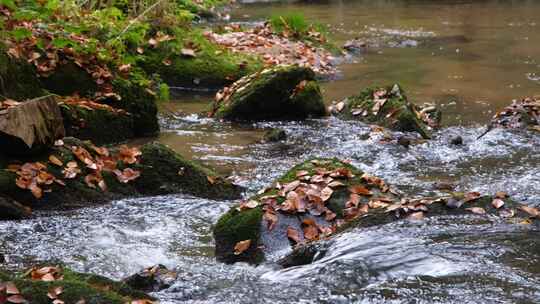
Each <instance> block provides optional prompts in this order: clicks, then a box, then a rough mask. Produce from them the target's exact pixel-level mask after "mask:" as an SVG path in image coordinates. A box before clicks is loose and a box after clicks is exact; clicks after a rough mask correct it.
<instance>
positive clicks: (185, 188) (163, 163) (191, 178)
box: [134, 143, 241, 199]
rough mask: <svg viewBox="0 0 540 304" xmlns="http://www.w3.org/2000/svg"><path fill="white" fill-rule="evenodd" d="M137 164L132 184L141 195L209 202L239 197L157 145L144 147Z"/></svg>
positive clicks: (191, 163) (237, 191)
mask: <svg viewBox="0 0 540 304" xmlns="http://www.w3.org/2000/svg"><path fill="white" fill-rule="evenodd" d="M141 151H142V153H143V155H142V157H141V162H140V164H139V165H137V166H135V167H136V168H137V169H138V170H141V172H142V173H141V176H140V177H139V178H138V179H137V180H135V181H134V186H135V187H136V188H137V190H138V191H139V192H140V193H142V194H145V195H156V194H167V193H178V192H182V193H188V194H193V195H196V196H199V197H205V198H213V199H234V198H238V197H240V193H241V189H240V188H239V187H237V186H235V185H233V184H232V183H231V182H229V181H228V180H226V179H225V178H223V177H222V176H220V175H219V174H218V173H216V172H215V171H214V170H212V169H210V168H207V167H205V166H204V165H202V164H200V163H198V162H196V161H191V160H187V159H185V158H183V157H182V156H181V155H179V154H177V153H175V152H174V151H172V150H171V149H170V148H168V147H166V146H165V145H163V144H160V143H150V144H146V145H144V146H143V147H142V149H141Z"/></svg>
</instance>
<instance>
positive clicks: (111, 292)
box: [0, 268, 153, 304]
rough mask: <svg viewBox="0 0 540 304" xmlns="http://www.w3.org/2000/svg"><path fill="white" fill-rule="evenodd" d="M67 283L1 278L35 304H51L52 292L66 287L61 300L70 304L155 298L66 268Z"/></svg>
mask: <svg viewBox="0 0 540 304" xmlns="http://www.w3.org/2000/svg"><path fill="white" fill-rule="evenodd" d="M62 273H63V275H64V279H63V280H59V281H53V282H43V281H33V280H31V279H29V278H28V277H25V276H24V275H23V274H22V273H21V274H8V273H7V272H2V271H0V278H1V279H2V280H4V281H12V282H13V283H14V284H15V285H16V286H17V288H18V289H19V291H20V292H21V294H22V296H23V297H24V298H25V299H26V300H28V301H29V302H30V303H32V304H50V303H51V299H50V298H49V297H48V296H47V293H48V291H49V288H53V287H58V286H61V287H63V292H62V293H61V294H60V295H59V296H58V298H59V299H61V300H63V301H64V302H66V303H75V302H77V301H79V300H81V299H84V300H85V301H86V303H96V304H97V303H102V304H116V303H118V304H123V303H126V302H129V301H131V300H136V299H149V300H153V298H152V297H150V296H148V295H146V294H145V293H142V292H139V291H135V290H132V289H131V288H130V287H129V286H127V285H125V284H123V283H120V282H116V281H113V280H110V279H108V278H105V277H102V276H98V275H94V274H85V273H78V272H74V271H71V270H69V269H67V268H63V271H62Z"/></svg>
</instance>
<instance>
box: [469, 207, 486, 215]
mask: <svg viewBox="0 0 540 304" xmlns="http://www.w3.org/2000/svg"><path fill="white" fill-rule="evenodd" d="M465 210H467V211H470V212H472V213H474V214H486V210H485V209H484V208H482V207H471V208H465Z"/></svg>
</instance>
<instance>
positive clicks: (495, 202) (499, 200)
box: [491, 198, 504, 209]
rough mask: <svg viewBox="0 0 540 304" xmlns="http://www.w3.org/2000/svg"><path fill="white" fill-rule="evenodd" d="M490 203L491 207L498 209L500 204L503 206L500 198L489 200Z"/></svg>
mask: <svg viewBox="0 0 540 304" xmlns="http://www.w3.org/2000/svg"><path fill="white" fill-rule="evenodd" d="M491 205H492V206H493V208H495V209H499V208H501V207H502V206H504V201H503V200H502V199H500V198H496V199H494V200H493V201H491Z"/></svg>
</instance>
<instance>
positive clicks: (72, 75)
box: [41, 61, 98, 96]
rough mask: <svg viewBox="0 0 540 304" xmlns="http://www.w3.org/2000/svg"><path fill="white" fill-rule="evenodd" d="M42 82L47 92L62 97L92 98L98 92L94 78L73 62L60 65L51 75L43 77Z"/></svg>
mask: <svg viewBox="0 0 540 304" xmlns="http://www.w3.org/2000/svg"><path fill="white" fill-rule="evenodd" d="M41 81H42V83H43V87H44V88H45V89H46V90H47V91H49V92H51V93H54V94H57V95H62V96H68V95H73V94H77V95H79V96H91V95H93V93H95V92H96V91H97V90H98V87H97V84H96V81H95V80H94V79H93V78H92V76H91V75H90V74H88V72H86V71H85V70H84V69H83V68H81V67H79V66H78V65H76V64H75V63H74V62H71V61H68V62H66V63H65V64H62V65H59V66H58V67H57V68H56V69H55V70H54V72H53V73H52V74H51V75H49V76H47V77H42V78H41Z"/></svg>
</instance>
